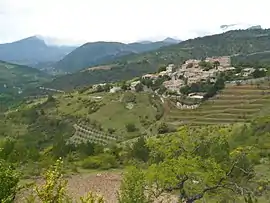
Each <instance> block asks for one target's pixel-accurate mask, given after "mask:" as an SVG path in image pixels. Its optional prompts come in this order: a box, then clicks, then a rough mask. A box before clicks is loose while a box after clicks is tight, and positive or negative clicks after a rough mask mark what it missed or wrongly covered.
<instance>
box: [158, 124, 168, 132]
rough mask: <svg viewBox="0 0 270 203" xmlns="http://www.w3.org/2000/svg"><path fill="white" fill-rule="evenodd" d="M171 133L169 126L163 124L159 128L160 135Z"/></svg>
mask: <svg viewBox="0 0 270 203" xmlns="http://www.w3.org/2000/svg"><path fill="white" fill-rule="evenodd" d="M169 131H170V129H169V126H168V124H166V123H161V124H160V125H159V126H158V133H159V134H164V133H168V132H169Z"/></svg>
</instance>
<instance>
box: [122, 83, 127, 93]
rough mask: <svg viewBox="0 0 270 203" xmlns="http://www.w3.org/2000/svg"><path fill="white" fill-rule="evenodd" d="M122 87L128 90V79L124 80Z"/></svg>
mask: <svg viewBox="0 0 270 203" xmlns="http://www.w3.org/2000/svg"><path fill="white" fill-rule="evenodd" d="M121 89H122V90H124V91H126V90H128V85H127V83H126V81H123V82H122V83H121Z"/></svg>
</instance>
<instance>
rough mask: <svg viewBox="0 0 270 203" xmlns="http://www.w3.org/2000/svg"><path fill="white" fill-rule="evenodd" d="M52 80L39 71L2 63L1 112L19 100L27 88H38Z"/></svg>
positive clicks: (0, 83) (0, 78)
mask: <svg viewBox="0 0 270 203" xmlns="http://www.w3.org/2000/svg"><path fill="white" fill-rule="evenodd" d="M50 79H51V77H50V76H49V75H47V74H46V73H44V72H42V71H40V70H38V69H35V68H31V67H28V66H22V65H17V64H11V63H7V62H4V61H0V102H1V110H0V111H2V109H3V108H5V107H6V106H7V105H11V104H12V103H13V102H15V101H17V100H19V98H20V97H21V94H23V93H24V91H25V90H26V89H27V88H34V87H37V86H38V85H41V84H43V83H44V82H47V81H50Z"/></svg>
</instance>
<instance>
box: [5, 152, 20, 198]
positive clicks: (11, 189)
mask: <svg viewBox="0 0 270 203" xmlns="http://www.w3.org/2000/svg"><path fill="white" fill-rule="evenodd" d="M0 150H1V149H0ZM19 181H20V176H19V173H18V172H17V171H16V170H15V169H14V168H13V167H12V166H10V165H9V164H8V163H6V162H5V161H4V160H0V202H5V203H9V202H13V200H14V198H15V196H16V193H17V191H18V184H19Z"/></svg>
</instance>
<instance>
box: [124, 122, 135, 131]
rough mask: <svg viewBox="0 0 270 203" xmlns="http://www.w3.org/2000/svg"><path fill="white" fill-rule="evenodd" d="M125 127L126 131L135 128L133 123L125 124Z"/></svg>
mask: <svg viewBox="0 0 270 203" xmlns="http://www.w3.org/2000/svg"><path fill="white" fill-rule="evenodd" d="M126 129H127V132H135V131H136V130H137V129H136V126H135V124H134V123H128V124H126Z"/></svg>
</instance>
